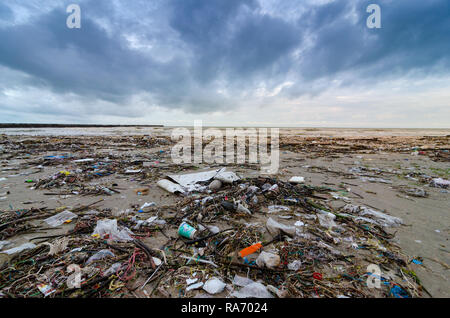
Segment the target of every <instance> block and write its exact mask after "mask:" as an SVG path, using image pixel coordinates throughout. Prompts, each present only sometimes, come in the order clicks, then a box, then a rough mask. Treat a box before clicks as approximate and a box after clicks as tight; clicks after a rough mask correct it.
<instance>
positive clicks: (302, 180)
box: [289, 177, 305, 184]
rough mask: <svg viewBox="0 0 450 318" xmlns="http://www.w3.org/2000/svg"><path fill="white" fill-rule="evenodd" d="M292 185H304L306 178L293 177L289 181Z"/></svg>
mask: <svg viewBox="0 0 450 318" xmlns="http://www.w3.org/2000/svg"><path fill="white" fill-rule="evenodd" d="M289 182H290V183H297V184H298V183H304V182H305V178H304V177H292V178H290V179H289Z"/></svg>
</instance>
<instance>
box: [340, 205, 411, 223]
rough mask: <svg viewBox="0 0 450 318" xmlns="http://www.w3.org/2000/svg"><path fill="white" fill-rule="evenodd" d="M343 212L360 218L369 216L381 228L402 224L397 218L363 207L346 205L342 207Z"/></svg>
mask: <svg viewBox="0 0 450 318" xmlns="http://www.w3.org/2000/svg"><path fill="white" fill-rule="evenodd" d="M344 211H347V212H349V213H352V214H355V213H357V214H359V215H361V216H371V217H373V218H375V220H374V221H375V222H376V223H377V224H379V225H381V226H383V227H389V226H399V225H401V224H403V220H402V219H400V218H397V217H393V216H390V215H387V214H384V213H382V212H380V211H376V210H373V209H369V208H367V207H364V206H356V205H351V204H347V205H346V206H344Z"/></svg>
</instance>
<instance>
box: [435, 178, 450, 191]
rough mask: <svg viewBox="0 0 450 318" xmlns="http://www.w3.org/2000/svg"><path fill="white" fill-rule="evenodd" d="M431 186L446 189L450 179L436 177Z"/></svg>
mask: <svg viewBox="0 0 450 318" xmlns="http://www.w3.org/2000/svg"><path fill="white" fill-rule="evenodd" d="M430 186H432V187H436V188H444V189H446V188H448V187H449V186H450V181H449V180H445V179H442V178H434V179H433V180H431V184H430Z"/></svg>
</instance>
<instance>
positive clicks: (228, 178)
mask: <svg viewBox="0 0 450 318" xmlns="http://www.w3.org/2000/svg"><path fill="white" fill-rule="evenodd" d="M214 179H215V180H219V181H221V182H223V183H228V184H230V183H233V182H234V181H238V180H239V179H240V178H239V177H238V176H237V175H236V174H235V173H234V172H231V171H221V172H219V173H218V174H217V175H216V176H215V177H214Z"/></svg>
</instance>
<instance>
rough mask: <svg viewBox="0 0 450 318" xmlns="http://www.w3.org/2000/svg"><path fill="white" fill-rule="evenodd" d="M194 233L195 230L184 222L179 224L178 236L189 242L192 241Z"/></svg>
mask: <svg viewBox="0 0 450 318" xmlns="http://www.w3.org/2000/svg"><path fill="white" fill-rule="evenodd" d="M196 232H197V230H196V229H195V228H193V227H192V226H190V225H189V224H187V223H186V222H183V223H181V224H180V226H179V227H178V234H179V235H181V236H183V237H185V238H188V239H191V240H192V239H194V237H195V234H196Z"/></svg>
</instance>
